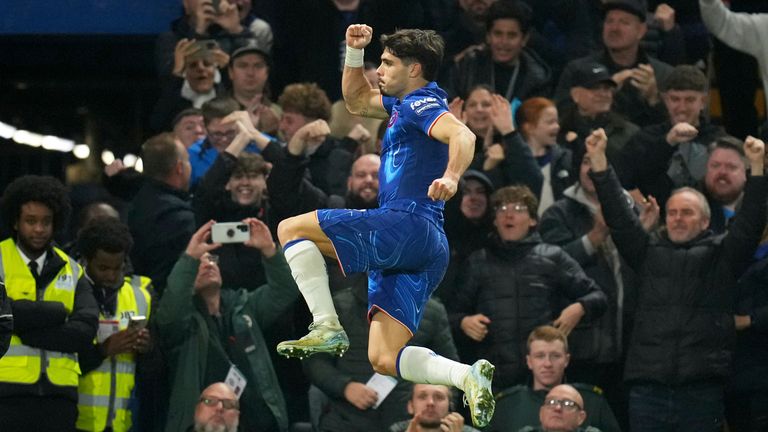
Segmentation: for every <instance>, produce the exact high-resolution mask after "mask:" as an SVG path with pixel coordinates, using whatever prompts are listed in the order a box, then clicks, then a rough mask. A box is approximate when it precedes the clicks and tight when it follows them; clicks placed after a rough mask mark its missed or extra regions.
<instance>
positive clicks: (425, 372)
mask: <svg viewBox="0 0 768 432" xmlns="http://www.w3.org/2000/svg"><path fill="white" fill-rule="evenodd" d="M469 369H470V367H469V366H468V365H465V364H463V363H459V362H457V361H453V360H451V359H447V358H445V357H443V356H440V355H437V354H435V352H434V351H432V350H430V349H427V348H422V347H418V346H407V347H405V348H403V349H402V350H400V355H399V356H398V357H397V373H398V374H399V375H400V376H401V377H402V378H403V379H405V380H408V381H411V382H415V383H424V384H442V385H447V386H454V387H456V388H458V389H461V390H464V378H465V377H466V376H467V374H468V373H469Z"/></svg>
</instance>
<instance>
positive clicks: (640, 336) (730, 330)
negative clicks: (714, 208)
mask: <svg viewBox="0 0 768 432" xmlns="http://www.w3.org/2000/svg"><path fill="white" fill-rule="evenodd" d="M590 176H591V177H592V180H593V181H594V184H595V187H596V189H597V194H598V197H599V199H600V203H601V205H602V210H603V215H604V217H605V221H606V224H607V225H608V227H609V228H610V230H611V238H612V239H613V241H614V242H615V243H616V247H617V248H618V250H619V252H620V253H621V255H622V257H623V258H624V259H625V260H626V262H627V264H628V265H629V266H630V267H632V268H633V269H634V270H635V271H636V272H637V273H638V276H639V277H640V281H641V282H640V286H639V288H638V290H639V294H638V304H637V312H636V315H635V323H634V330H633V332H632V338H631V341H630V345H629V353H628V356H627V363H626V367H625V371H624V379H625V381H628V382H633V381H634V382H637V381H642V382H658V383H664V384H669V385H680V384H688V383H693V382H696V381H702V380H713V379H716V380H717V379H724V378H725V377H726V376H727V375H728V373H729V364H730V359H731V349H732V344H733V341H734V337H735V333H734V324H733V316H732V315H733V304H732V298H733V290H734V287H735V284H736V280H737V278H738V277H739V276H740V275H741V274H742V273H743V272H744V270H746V268H747V266H748V265H749V263H750V258H751V255H752V253H753V251H754V250H755V248H756V247H757V243H758V240H759V239H760V234H761V233H762V231H763V228H764V226H765V219H766V205H765V202H766V197H767V196H768V182H767V181H766V179H765V178H764V177H754V176H753V177H750V178H749V180H748V181H747V185H746V188H745V196H744V201H743V204H742V207H741V210H740V211H739V213H738V214H737V215H736V216H735V220H734V222H733V224H732V225H731V227H730V229H729V231H728V233H727V234H721V235H715V234H713V233H712V232H711V231H704V232H702V233H701V234H700V235H699V236H698V237H696V238H694V239H692V240H690V241H688V242H685V243H673V242H672V241H670V240H669V237H668V236H667V234H666V231H663V230H662V231H659V232H656V233H653V234H648V233H646V232H645V231H644V230H643V228H642V226H641V225H640V223H639V221H638V219H637V217H635V216H634V214H633V213H632V210H631V209H630V207H629V205H627V203H626V201H625V200H623V199H621V195H622V191H621V186H620V184H619V181H618V179H617V178H616V175H615V173H614V172H613V170H612V169H609V170H606V171H602V172H598V173H594V172H593V173H590Z"/></svg>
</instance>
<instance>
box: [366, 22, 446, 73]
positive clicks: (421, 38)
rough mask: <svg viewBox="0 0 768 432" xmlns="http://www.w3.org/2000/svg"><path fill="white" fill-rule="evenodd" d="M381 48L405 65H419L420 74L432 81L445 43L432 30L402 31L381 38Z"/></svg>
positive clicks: (438, 67)
mask: <svg viewBox="0 0 768 432" xmlns="http://www.w3.org/2000/svg"><path fill="white" fill-rule="evenodd" d="M381 46H382V48H383V49H384V50H386V51H389V52H390V53H392V55H394V56H395V57H397V58H399V59H400V60H402V61H403V63H405V64H411V63H419V64H421V74H422V76H423V77H424V79H425V80H427V81H434V80H435V79H436V78H437V72H438V70H439V69H440V64H441V63H442V62H443V52H444V51H445V41H443V38H442V37H441V36H440V35H439V34H437V33H436V32H435V31H434V30H419V29H403V30H398V31H396V32H394V33H392V34H389V35H382V36H381Z"/></svg>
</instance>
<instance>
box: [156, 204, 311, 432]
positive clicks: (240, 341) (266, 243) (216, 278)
mask: <svg viewBox="0 0 768 432" xmlns="http://www.w3.org/2000/svg"><path fill="white" fill-rule="evenodd" d="M214 223H215V222H214V221H212V220H211V221H209V222H207V223H205V224H204V225H203V226H202V227H200V229H198V230H197V232H195V234H193V235H192V239H191V240H190V241H189V244H188V246H187V249H186V253H184V254H183V255H182V256H181V258H179V260H178V261H177V262H176V265H175V266H174V268H173V270H172V271H171V274H170V276H168V286H167V287H166V290H165V292H164V293H163V298H162V299H161V301H160V306H159V308H158V311H157V314H156V319H157V324H158V328H159V331H160V335H161V337H162V340H163V344H164V346H165V347H167V349H168V360H169V367H170V374H169V376H170V377H172V379H173V382H172V384H171V399H170V406H169V410H168V424H167V425H166V428H165V430H167V431H183V430H188V429H189V428H190V427H191V426H192V425H193V423H194V410H195V405H196V403H197V399H196V398H197V397H198V395H199V394H200V392H201V391H203V389H205V388H206V387H208V386H209V385H211V384H213V383H216V382H220V381H223V382H225V383H227V384H228V385H229V386H230V387H231V388H232V389H233V390H234V392H235V394H236V396H237V398H238V399H239V405H240V410H241V413H240V430H244V431H251V430H257V431H263V432H273V431H275V432H276V431H280V432H285V431H287V430H288V413H287V408H286V404H285V400H284V397H283V393H282V391H281V390H280V385H279V383H278V380H277V374H276V373H275V370H274V367H273V365H272V360H271V358H270V350H269V349H268V348H267V344H266V343H265V341H264V334H263V332H262V329H265V328H268V327H270V326H272V325H273V324H274V323H275V322H276V321H277V320H278V319H279V318H280V317H281V316H283V314H284V313H285V311H286V310H287V309H289V308H290V307H291V306H292V305H293V303H294V301H295V300H296V299H297V298H298V295H299V292H298V289H297V288H296V284H295V283H294V281H293V277H292V276H291V272H290V269H289V268H288V264H287V263H286V262H285V257H284V256H283V253H282V251H281V250H280V248H279V247H277V245H276V244H275V241H274V239H273V238H272V234H271V233H270V232H269V229H268V228H267V226H266V225H265V224H264V223H263V222H261V221H260V220H258V219H256V218H247V219H245V220H243V221H242V223H244V224H247V225H248V226H249V228H250V234H249V237H248V239H247V240H246V241H245V242H244V245H245V246H246V247H248V248H254V249H258V250H259V251H260V252H261V256H262V264H263V265H264V270H265V272H266V275H267V281H268V283H267V284H265V285H263V286H261V287H260V288H258V289H256V290H255V291H251V292H249V291H247V290H245V289H243V288H239V287H225V286H223V284H222V279H221V272H220V270H219V262H218V255H214V254H216V253H217V252H218V250H219V248H220V247H221V243H209V240H210V239H211V236H212V232H211V230H212V227H213V226H214ZM238 232H239V230H238ZM225 235H226V231H225ZM224 258H225V257H222V260H223V259H224Z"/></svg>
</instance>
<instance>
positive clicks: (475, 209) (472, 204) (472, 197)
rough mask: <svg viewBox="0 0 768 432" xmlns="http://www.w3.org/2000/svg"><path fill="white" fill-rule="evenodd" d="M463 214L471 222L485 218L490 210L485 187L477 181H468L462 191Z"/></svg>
mask: <svg viewBox="0 0 768 432" xmlns="http://www.w3.org/2000/svg"><path fill="white" fill-rule="evenodd" d="M461 193H462V195H461V213H462V214H463V215H464V217H465V218H467V219H469V220H471V221H479V220H480V219H482V218H483V215H484V214H485V210H486V209H487V208H488V196H487V195H486V190H485V186H484V185H483V184H482V183H480V182H479V181H477V180H475V179H467V180H466V182H465V183H464V188H463V189H462V190H461Z"/></svg>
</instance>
